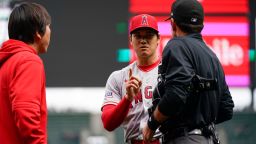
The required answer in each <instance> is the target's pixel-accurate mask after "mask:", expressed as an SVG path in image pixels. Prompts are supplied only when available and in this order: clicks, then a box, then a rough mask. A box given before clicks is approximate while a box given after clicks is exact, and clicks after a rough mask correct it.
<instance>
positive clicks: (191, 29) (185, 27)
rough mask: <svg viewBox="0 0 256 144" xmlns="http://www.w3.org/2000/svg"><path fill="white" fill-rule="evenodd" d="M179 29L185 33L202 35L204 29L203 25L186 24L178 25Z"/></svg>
mask: <svg viewBox="0 0 256 144" xmlns="http://www.w3.org/2000/svg"><path fill="white" fill-rule="evenodd" d="M176 24H177V25H178V27H179V28H180V29H181V30H182V31H183V32H185V33H201V31H202V30H203V28H204V25H203V24H198V25H193V24H186V23H177V22H176Z"/></svg>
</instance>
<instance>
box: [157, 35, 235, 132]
mask: <svg viewBox="0 0 256 144" xmlns="http://www.w3.org/2000/svg"><path fill="white" fill-rule="evenodd" d="M162 56H163V58H162V63H161V65H160V66H159V73H160V74H164V75H165V80H166V81H165V86H164V91H165V92H164V95H163V96H162V99H161V100H160V102H159V104H158V107H159V111H160V112H162V113H163V114H164V115H167V116H169V121H170V123H171V125H172V126H173V127H193V128H201V127H203V126H205V125H208V124H210V123H212V122H214V123H216V124H217V123H220V122H223V121H226V120H229V119H231V118H232V116H233V107H234V103H233V100H232V97H231V95H230V92H229V88H228V86H227V84H226V81H225V75H224V71H223V68H222V66H221V64H220V62H219V60H218V58H217V56H216V55H215V54H214V52H213V51H212V50H211V49H210V48H209V47H208V46H207V45H206V44H205V42H204V41H203V40H202V35H201V34H199V33H197V34H189V35H187V36H183V37H176V38H173V39H171V40H170V41H169V42H168V43H167V45H166V47H165V48H164V51H163V55H162ZM193 74H197V75H199V76H201V77H204V78H210V79H211V78H216V79H217V88H216V90H211V91H204V92H200V93H199V94H197V95H195V94H191V92H189V91H188V90H187V88H186V85H189V83H190V82H191V79H192V77H193ZM172 126H171V127H172Z"/></svg>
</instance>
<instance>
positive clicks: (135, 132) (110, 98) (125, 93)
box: [101, 14, 161, 144]
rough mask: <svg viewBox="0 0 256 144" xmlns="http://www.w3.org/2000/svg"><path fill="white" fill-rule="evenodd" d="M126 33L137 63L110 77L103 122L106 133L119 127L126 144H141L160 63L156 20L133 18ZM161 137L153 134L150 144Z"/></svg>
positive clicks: (145, 15)
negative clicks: (122, 130)
mask: <svg viewBox="0 0 256 144" xmlns="http://www.w3.org/2000/svg"><path fill="white" fill-rule="evenodd" d="M129 32H130V37H129V39H130V43H131V45H132V47H133V48H134V51H135V53H136V55H137V60H136V61H135V62H133V63H131V64H130V65H128V66H127V67H125V68H123V69H121V70H118V71H114V72H113V73H112V74H111V75H110V76H109V78H108V81H107V83H106V91H105V98H104V102H103V105H102V108H101V110H102V122H103V125H104V128H105V129H106V130H108V131H113V130H114V129H116V128H117V127H119V126H120V125H122V126H123V129H124V134H125V142H126V143H128V144H142V143H143V137H142V129H143V127H144V126H145V125H146V122H147V120H148V112H147V110H148V108H149V107H150V106H151V105H152V93H153V89H154V87H155V86H156V84H157V76H158V64H159V62H160V58H159V56H158V53H157V47H158V45H159V42H160V36H159V33H158V26H157V21H156V18H155V17H153V16H150V15H147V14H141V15H137V16H134V17H133V18H132V19H131V21H130V27H129ZM160 136H161V134H160V132H156V133H155V135H154V136H153V139H152V141H150V143H151V144H159V143H160V141H159V137H160Z"/></svg>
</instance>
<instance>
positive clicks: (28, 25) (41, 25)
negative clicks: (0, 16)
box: [8, 2, 51, 43]
mask: <svg viewBox="0 0 256 144" xmlns="http://www.w3.org/2000/svg"><path fill="white" fill-rule="evenodd" d="M50 24H51V17H50V15H49V13H48V12H47V10H46V9H45V8H44V7H43V6H42V5H40V4H37V3H29V2H24V3H21V4H19V5H17V6H15V7H14V9H13V10H12V12H11V15H10V17H9V23H8V31H9V38H10V39H15V40H20V41H23V42H25V43H34V35H35V34H36V32H38V33H39V34H40V35H41V36H43V35H44V34H45V31H46V26H47V25H50Z"/></svg>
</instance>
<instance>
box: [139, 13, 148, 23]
mask: <svg viewBox="0 0 256 144" xmlns="http://www.w3.org/2000/svg"><path fill="white" fill-rule="evenodd" d="M141 25H148V17H147V16H146V15H143V16H142V21H141Z"/></svg>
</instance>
